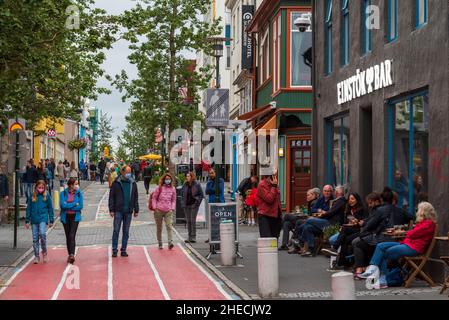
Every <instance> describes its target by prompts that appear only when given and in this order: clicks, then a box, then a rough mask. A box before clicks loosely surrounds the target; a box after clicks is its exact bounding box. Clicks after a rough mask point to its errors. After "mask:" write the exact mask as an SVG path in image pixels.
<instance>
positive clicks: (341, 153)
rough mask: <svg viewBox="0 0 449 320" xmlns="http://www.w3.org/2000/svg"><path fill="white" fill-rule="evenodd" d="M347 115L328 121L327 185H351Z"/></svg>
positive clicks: (347, 186) (348, 186) (347, 187)
mask: <svg viewBox="0 0 449 320" xmlns="http://www.w3.org/2000/svg"><path fill="white" fill-rule="evenodd" d="M349 137H350V135H349V115H346V116H344V117H340V118H337V119H332V120H330V121H328V150H329V152H328V153H329V154H328V160H327V161H328V179H327V180H328V183H330V184H332V185H334V186H337V185H342V186H345V187H346V189H347V190H349V188H350V184H351V174H350V170H349V155H350V138H349Z"/></svg>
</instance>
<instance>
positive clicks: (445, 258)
mask: <svg viewBox="0 0 449 320" xmlns="http://www.w3.org/2000/svg"><path fill="white" fill-rule="evenodd" d="M440 259H441V260H443V261H444V262H445V263H446V264H447V266H449V256H443V257H440ZM447 288H449V277H447V279H446V280H444V283H443V287H442V288H441V291H440V294H443V293H444V291H446V289H447Z"/></svg>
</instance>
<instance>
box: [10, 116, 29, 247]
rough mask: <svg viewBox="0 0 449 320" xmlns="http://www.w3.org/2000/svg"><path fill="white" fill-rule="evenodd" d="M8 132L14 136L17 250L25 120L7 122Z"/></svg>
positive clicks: (15, 240) (15, 241) (15, 233)
mask: <svg viewBox="0 0 449 320" xmlns="http://www.w3.org/2000/svg"><path fill="white" fill-rule="evenodd" d="M8 122H9V132H10V133H13V132H15V134H16V150H15V151H16V152H15V154H16V161H15V162H16V165H15V177H14V178H15V179H14V181H15V188H14V209H15V210H14V211H15V217H14V249H17V227H18V226H19V171H20V132H23V133H25V130H26V127H25V120H23V119H20V120H19V119H18V118H16V119H15V120H12V119H10V120H9V121H8ZM25 138H26V134H25Z"/></svg>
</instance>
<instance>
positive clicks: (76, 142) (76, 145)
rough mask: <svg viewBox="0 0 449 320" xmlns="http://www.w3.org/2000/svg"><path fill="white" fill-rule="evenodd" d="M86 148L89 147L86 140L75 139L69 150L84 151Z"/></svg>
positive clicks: (70, 142)
mask: <svg viewBox="0 0 449 320" xmlns="http://www.w3.org/2000/svg"><path fill="white" fill-rule="evenodd" d="M86 146H87V142H86V140H85V139H74V140H71V141H69V149H70V150H71V151H73V150H79V149H83V148H85V147H86Z"/></svg>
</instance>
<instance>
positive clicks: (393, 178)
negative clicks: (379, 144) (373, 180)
mask: <svg viewBox="0 0 449 320" xmlns="http://www.w3.org/2000/svg"><path fill="white" fill-rule="evenodd" d="M428 155H429V97H428V94H427V92H426V93H421V94H419V95H414V96H410V97H407V98H405V99H402V100H399V101H395V102H392V103H390V104H389V107H388V184H389V185H390V186H391V187H392V188H393V190H395V191H396V192H397V193H398V195H399V198H398V206H400V207H402V208H404V209H406V210H408V212H409V213H410V214H414V213H415V210H416V208H417V205H418V203H419V202H421V201H423V200H425V199H426V197H427V190H428V185H429V180H428V168H429V159H428Z"/></svg>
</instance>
